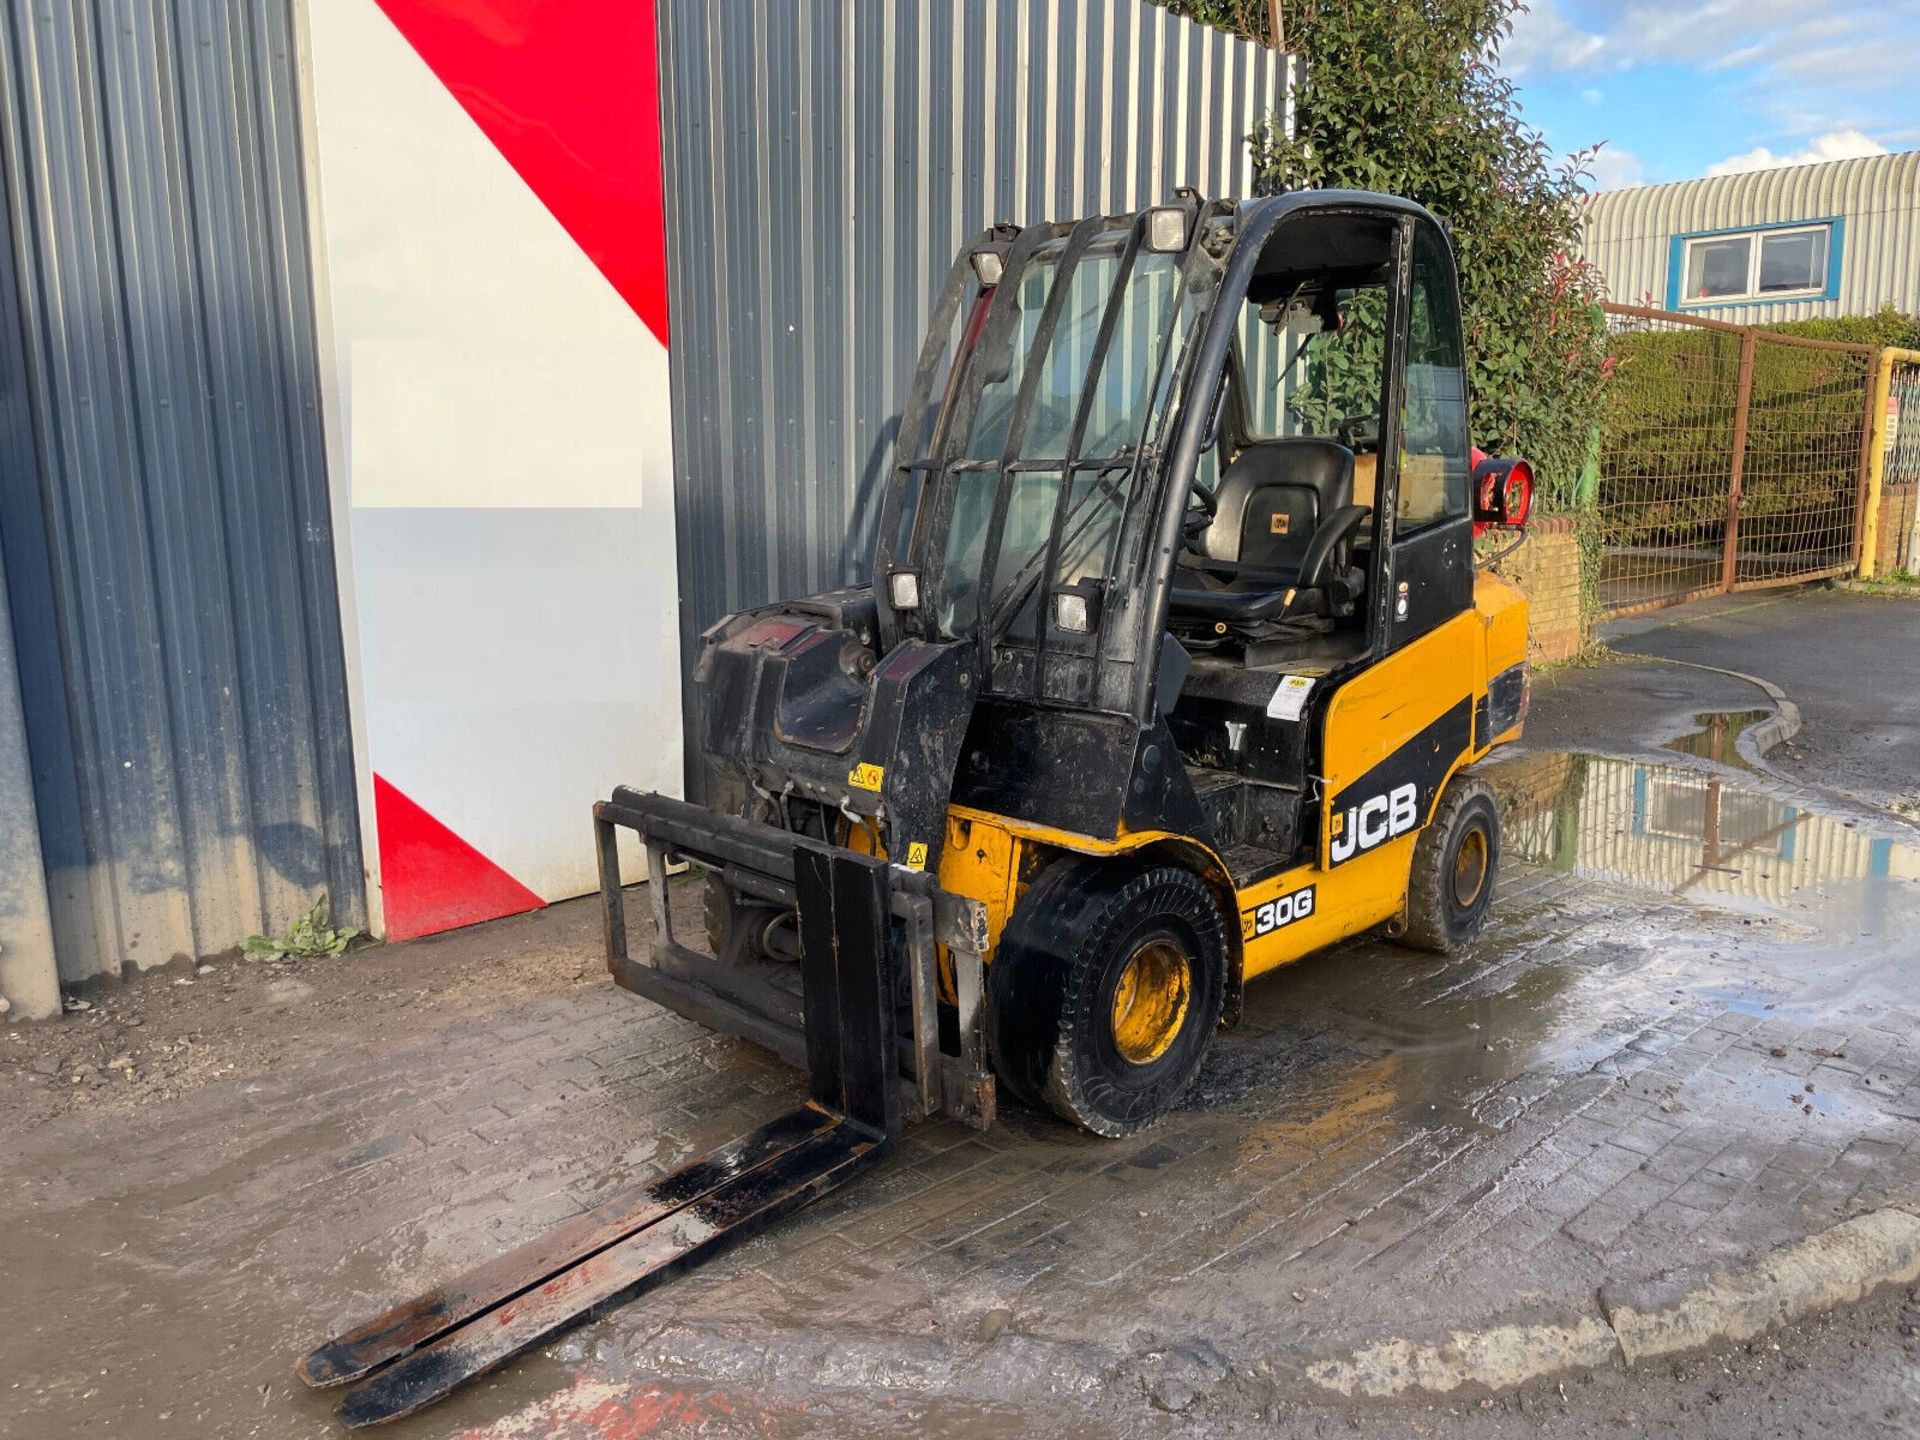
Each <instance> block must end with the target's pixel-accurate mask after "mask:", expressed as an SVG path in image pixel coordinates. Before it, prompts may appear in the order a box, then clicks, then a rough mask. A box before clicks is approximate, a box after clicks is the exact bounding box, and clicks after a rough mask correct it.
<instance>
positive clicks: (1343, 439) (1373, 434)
mask: <svg viewBox="0 0 1920 1440" xmlns="http://www.w3.org/2000/svg"><path fill="white" fill-rule="evenodd" d="M1339 434H1340V443H1341V444H1342V445H1344V446H1346V447H1347V448H1348V449H1349V450H1351V451H1353V452H1354V453H1355V454H1358V453H1360V452H1361V451H1362V450H1378V449H1379V448H1380V417H1379V416H1378V415H1349V416H1347V417H1346V419H1344V420H1342V421H1341V422H1340V426H1339Z"/></svg>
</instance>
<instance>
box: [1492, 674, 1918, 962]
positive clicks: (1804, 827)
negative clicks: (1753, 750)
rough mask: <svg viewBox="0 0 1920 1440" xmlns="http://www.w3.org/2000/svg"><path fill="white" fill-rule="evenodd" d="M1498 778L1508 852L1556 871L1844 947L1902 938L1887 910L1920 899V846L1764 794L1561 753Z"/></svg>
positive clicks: (1532, 759) (1678, 770) (1540, 756)
mask: <svg viewBox="0 0 1920 1440" xmlns="http://www.w3.org/2000/svg"><path fill="white" fill-rule="evenodd" d="M1755 713H1756V714H1757V715H1764V714H1767V713H1769V712H1765V711H1761V712H1755ZM1725 718H1727V719H1729V720H1737V719H1739V718H1740V717H1737V716H1730V717H1725ZM1676 743H1678V742H1676ZM1726 748H1727V750H1728V752H1729V753H1731V751H1732V745H1731V743H1730V742H1729V743H1728V744H1727V747H1726ZM1693 753H1704V752H1700V751H1695V752H1693ZM1490 778H1491V779H1492V780H1493V782H1494V784H1495V785H1496V786H1497V787H1499V789H1500V790H1501V792H1502V795H1503V802H1504V805H1505V811H1506V817H1505V818H1506V845H1507V850H1508V853H1509V854H1511V855H1513V856H1515V857H1516V858H1518V859H1522V860H1526V861H1530V862H1532V863H1534V864H1536V865H1544V866H1546V867H1547V868H1549V869H1552V870H1559V871H1563V872H1566V873H1569V874H1578V875H1584V876H1589V877H1592V878H1596V879H1604V880H1611V881H1615V882H1618V883H1621V884H1625V885H1630V886H1633V887H1635V888H1637V889H1645V890H1651V891H1656V892H1660V893H1663V894H1667V895H1673V896H1676V897H1683V898H1686V899H1690V900H1697V901H1704V902H1708V903H1712V904H1716V905H1720V906H1725V907H1727V908H1730V909H1735V910H1740V911H1742V912H1746V913H1749V914H1756V915H1758V914H1763V913H1764V914H1765V915H1767V916H1769V917H1775V916H1778V917H1788V918H1791V919H1793V920H1795V921H1796V922H1799V923H1801V924H1804V925H1811V926H1814V927H1816V928H1817V929H1819V930H1820V931H1821V932H1823V933H1828V934H1833V935H1835V936H1836V937H1837V936H1839V935H1843V934H1845V933H1846V931H1848V930H1849V929H1851V930H1853V931H1854V933H1855V934H1856V935H1857V934H1862V933H1865V934H1871V935H1876V936H1891V935H1894V934H1897V933H1898V930H1897V928H1895V927H1894V926H1893V925H1892V924H1891V923H1890V922H1892V921H1893V919H1894V915H1893V913H1892V912H1893V911H1896V910H1897V911H1907V910H1910V909H1912V908H1913V907H1914V903H1915V896H1916V892H1920V848H1916V847H1915V846H1912V845H1906V844H1902V843H1900V842H1898V841H1896V840H1892V839H1890V838H1887V837H1885V836H1875V835H1872V834H1868V833H1866V832H1864V831H1862V830H1861V829H1860V828H1859V826H1858V824H1857V823H1856V822H1855V821H1852V820H1849V819H1844V818H1842V817H1840V816H1838V815H1833V814H1829V813H1826V812H1823V811H1820V810H1817V809H1810V808H1807V807H1805V806H1803V805H1800V804H1797V803H1795V802H1793V801H1790V800H1787V799H1785V798H1783V797H1781V796H1779V795H1776V794H1774V793H1772V792H1770V791H1769V790H1767V789H1764V788H1762V787H1761V786H1760V785H1758V784H1754V783H1749V782H1746V781H1731V780H1726V779H1722V778H1721V777H1719V776H1717V775H1712V774H1709V773H1706V772H1704V771H1699V770H1690V769H1684V768H1682V767H1679V766H1673V765H1659V764H1650V763H1646V762H1642V761H1634V760H1615V759H1610V758H1607V757H1605V756H1599V755H1584V754H1578V753H1567V752H1540V753H1536V754H1530V755H1526V756H1522V757H1520V758H1517V759H1515V760H1513V761H1511V762H1509V763H1507V764H1505V765H1501V766H1498V767H1496V768H1495V769H1493V770H1492V771H1491V772H1490Z"/></svg>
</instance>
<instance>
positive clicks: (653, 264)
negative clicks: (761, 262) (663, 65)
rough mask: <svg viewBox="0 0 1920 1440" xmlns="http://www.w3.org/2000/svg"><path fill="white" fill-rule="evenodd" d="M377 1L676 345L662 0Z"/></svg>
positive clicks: (644, 315)
mask: <svg viewBox="0 0 1920 1440" xmlns="http://www.w3.org/2000/svg"><path fill="white" fill-rule="evenodd" d="M329 3H338V0H329ZM377 3H378V4H379V6H380V8H381V9H382V10H384V11H385V12H386V14H387V18H388V19H389V20H391V21H392V22H393V24H394V26H395V27H396V28H397V29H398V30H399V31H400V33H401V34H402V35H404V36H406V38H407V43H408V44H410V45H412V46H413V48H414V50H415V51H416V52H417V53H418V54H419V56H420V58H421V59H422V60H424V61H426V63H427V65H428V67H429V68H430V69H431V70H432V71H433V73H434V74H435V75H437V76H439V77H440V83H441V84H443V85H445V86H446V87H447V89H448V90H450V91H451V92H452V93H453V95H454V97H455V98H456V99H457V100H459V102H460V104H461V106H462V107H464V108H465V110H466V112H467V114H469V115H470V116H472V117H473V120H474V122H475V123H476V124H477V125H479V127H480V129H481V130H482V131H483V132H485V134H486V136H487V138H488V139H489V140H491V141H492V142H493V144H494V147H495V148H496V149H497V150H499V152H500V153H501V155H502V156H504V157H505V158H506V161H507V163H508V164H509V165H511V166H513V168H514V170H515V171H516V172H518V174H519V176H520V178H521V179H522V180H524V181H526V182H527V185H528V186H529V187H530V188H531V189H532V190H533V193H534V194H536V195H538V196H539V197H540V201H541V203H542V204H544V205H545V206H546V207H547V209H548V210H549V211H551V212H552V214H553V217H554V218H555V219H556V220H558V221H559V222H560V224H561V225H562V226H564V227H565V229H566V231H567V233H568V234H569V235H571V236H572V237H573V239H574V242H575V243H576V244H577V245H579V247H580V248H581V249H582V250H584V251H585V252H586V253H587V254H588V256H590V257H591V258H592V260H593V263H594V264H595V265H597V266H599V267H600V273H601V274H603V275H605V276H606V277H607V279H608V280H609V281H610V282H612V284H613V288H614V289H615V290H617V291H619V292H620V294H621V296H622V297H623V298H624V299H625V300H626V302H627V303H628V304H629V305H631V306H632V307H633V309H634V312H635V313H636V314H638V315H639V317H640V318H641V320H643V321H644V322H645V323H646V326H647V328H648V329H649V330H651V331H653V333H654V335H655V336H657V337H658V338H659V341H660V343H661V344H662V345H664V344H666V343H667V234H666V212H665V200H664V188H663V183H662V179H661V164H660V75H659V69H660V66H659V55H658V53H657V52H656V50H655V49H654V18H653V3H652V0H617V3H614V4H607V3H606V0H377Z"/></svg>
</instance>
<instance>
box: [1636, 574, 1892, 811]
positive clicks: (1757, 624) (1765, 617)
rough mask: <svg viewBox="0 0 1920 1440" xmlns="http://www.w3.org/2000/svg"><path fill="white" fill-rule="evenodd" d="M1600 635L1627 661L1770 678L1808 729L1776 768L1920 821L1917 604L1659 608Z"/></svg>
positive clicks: (1779, 595) (1732, 600) (1806, 593)
mask: <svg viewBox="0 0 1920 1440" xmlns="http://www.w3.org/2000/svg"><path fill="white" fill-rule="evenodd" d="M1602 636H1603V638H1604V639H1605V641H1606V643H1607V644H1608V645H1610V646H1611V647H1612V648H1613V649H1614V650H1617V651H1620V652H1621V653H1623V654H1630V655H1644V656H1659V657H1664V658H1666V659H1670V660H1689V661H1694V662H1697V663H1700V664H1706V665H1717V666H1721V667H1723V668H1728V669H1734V670H1741V671H1745V672H1747V673H1749V674H1756V675H1761V676H1764V677H1766V678H1767V679H1768V680H1771V681H1772V682H1773V683H1774V684H1776V685H1778V686H1780V687H1781V688H1782V689H1784V690H1785V691H1786V692H1787V694H1788V695H1790V696H1792V697H1793V700H1794V702H1795V703H1796V704H1797V705H1798V706H1799V707H1800V709H1801V712H1802V714H1803V717H1804V719H1805V721H1806V726H1805V729H1804V730H1803V731H1802V732H1801V733H1800V734H1799V735H1797V736H1795V737H1794V738H1793V739H1792V740H1791V741H1789V742H1788V743H1787V744H1786V745H1784V746H1782V747H1781V748H1780V749H1778V750H1776V751H1773V752H1772V753H1770V754H1769V756H1768V762H1769V764H1770V765H1771V766H1772V767H1773V768H1775V769H1777V770H1779V771H1780V772H1782V773H1783V774H1786V775H1790V776H1792V777H1793V778H1794V779H1796V780H1800V781H1802V782H1804V783H1806V784H1809V785H1814V786H1818V787H1820V788H1822V789H1826V790H1830V791H1834V792H1837V793H1839V794H1843V795H1846V796H1849V797H1851V798H1854V799H1857V800H1860V801H1863V802H1865V803H1866V804H1869V805H1876V806H1882V807H1885V808H1889V809H1893V810H1895V811H1897V812H1898V813H1901V814H1903V815H1906V816H1908V817H1910V818H1913V819H1916V820H1920V600H1916V599H1914V598H1911V597H1910V596H1901V595H1889V594H1874V593H1862V592H1861V591H1858V590H1846V589H1832V590H1829V589H1820V588H1816V589H1810V590H1797V591H1777V590H1776V591H1762V592H1757V593H1752V594H1740V595H1730V596H1726V597H1724V598H1722V599H1718V600H1714V601H1710V602H1705V603H1701V604H1695V605H1685V606H1680V607H1678V608H1676V609H1673V610H1656V611H1654V612H1652V613H1651V614H1648V615H1642V616H1636V617H1634V618H1633V619H1630V620H1624V621H1618V622H1616V623H1614V624H1612V625H1609V626H1607V627H1605V628H1604V629H1603V631H1602Z"/></svg>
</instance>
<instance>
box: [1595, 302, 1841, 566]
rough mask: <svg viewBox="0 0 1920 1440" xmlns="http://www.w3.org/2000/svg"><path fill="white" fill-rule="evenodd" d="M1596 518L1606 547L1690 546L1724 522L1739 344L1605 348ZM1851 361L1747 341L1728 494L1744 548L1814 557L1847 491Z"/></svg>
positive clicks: (1728, 335)
mask: <svg viewBox="0 0 1920 1440" xmlns="http://www.w3.org/2000/svg"><path fill="white" fill-rule="evenodd" d="M1612 353H1613V358H1614V370H1613V383H1612V384H1611V386H1610V387H1609V389H1608V394H1607V402H1606V407H1605V414H1604V419H1603V435H1604V438H1603V444H1602V448H1601V465H1600V516H1601V523H1602V529H1603V537H1604V539H1605V541H1606V542H1607V543H1608V544H1615V545H1626V544H1632V545H1697V544H1700V543H1702V542H1703V541H1704V540H1705V538H1706V537H1707V535H1708V533H1709V532H1710V531H1713V530H1717V529H1718V528H1719V527H1720V526H1721V525H1722V524H1723V523H1724V522H1725V519H1726V513H1727V491H1728V485H1729V481H1730V477H1731V473H1732V455H1733V430H1734V419H1735V412H1736V408H1737V398H1738V388H1739V387H1738V379H1739V357H1740V337H1739V335H1737V334H1735V333H1733V332H1731V331H1724V330H1674V331H1639V332H1627V333H1621V334H1616V335H1615V336H1613V337H1612ZM1870 369H1871V367H1870V365H1869V363H1868V360H1867V357H1866V356H1865V355H1864V354H1860V353H1855V352H1840V351H1832V350H1813V349H1807V348H1805V347H1801V346H1792V345H1779V344H1772V345H1770V344H1768V343H1766V341H1765V340H1764V339H1762V340H1761V341H1760V343H1759V344H1758V345H1757V347H1756V349H1755V352H1754V373H1753V392H1752V399H1751V402H1750V405H1749V410H1748V417H1747V450H1746V463H1745V468H1744V471H1743V476H1742V482H1741V496H1742V504H1741V533H1742V537H1743V541H1742V543H1743V546H1744V547H1745V548H1747V549H1749V550H1754V551H1761V552H1772V553H1779V554H1788V553H1791V552H1793V551H1796V550H1803V549H1821V548H1828V547H1830V546H1831V545H1832V544H1833V543H1834V538H1833V537H1834V534H1835V531H1836V529H1837V528H1839V527H1841V526H1842V525H1844V524H1848V523H1850V516H1851V510H1852V506H1853V504H1854V499H1855V496H1856V495H1857V493H1858V485H1859V463H1860V431H1861V419H1862V416H1863V414H1864V407H1865V405H1866V399H1867V390H1866V387H1867V384H1868V383H1869V380H1870Z"/></svg>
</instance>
